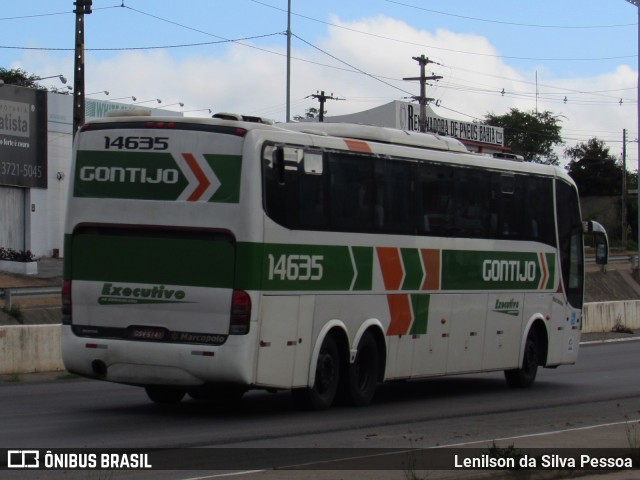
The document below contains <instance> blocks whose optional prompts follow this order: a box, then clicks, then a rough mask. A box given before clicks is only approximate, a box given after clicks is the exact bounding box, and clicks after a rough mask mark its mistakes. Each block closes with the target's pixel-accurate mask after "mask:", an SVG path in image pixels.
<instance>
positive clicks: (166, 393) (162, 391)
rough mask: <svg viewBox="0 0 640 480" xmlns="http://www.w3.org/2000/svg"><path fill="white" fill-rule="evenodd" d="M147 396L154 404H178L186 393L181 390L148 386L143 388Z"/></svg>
mask: <svg viewBox="0 0 640 480" xmlns="http://www.w3.org/2000/svg"><path fill="white" fill-rule="evenodd" d="M144 389H145V391H146V392H147V396H148V397H149V398H150V399H151V400H152V401H153V402H155V403H165V404H166V403H179V402H180V400H182V398H183V397H184V394H185V393H186V392H185V390H184V389H183V388H176V387H163V386H159V385H149V386H147V387H144Z"/></svg>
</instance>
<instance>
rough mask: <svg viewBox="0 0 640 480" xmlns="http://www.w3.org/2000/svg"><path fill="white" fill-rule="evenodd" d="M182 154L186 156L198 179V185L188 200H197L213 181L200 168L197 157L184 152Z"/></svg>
mask: <svg viewBox="0 0 640 480" xmlns="http://www.w3.org/2000/svg"><path fill="white" fill-rule="evenodd" d="M182 156H183V157H184V159H185V160H186V162H187V165H189V168H190V169H191V171H192V172H193V174H194V175H195V176H196V179H197V180H198V187H197V188H196V189H195V190H194V191H193V192H192V193H191V195H189V198H187V202H195V201H196V200H198V199H199V198H200V197H201V196H202V194H203V193H204V192H205V190H206V189H207V188H209V186H210V185H211V182H210V181H209V179H208V178H207V176H206V175H205V174H204V172H203V171H202V169H201V168H200V165H198V162H197V161H196V157H194V156H193V154H191V153H183V154H182Z"/></svg>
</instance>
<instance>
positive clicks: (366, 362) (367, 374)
mask: <svg viewBox="0 0 640 480" xmlns="http://www.w3.org/2000/svg"><path fill="white" fill-rule="evenodd" d="M379 365H380V362H379V360H378V345H377V343H376V340H375V338H374V337H373V335H372V334H371V332H366V333H365V334H364V335H363V336H362V338H361V339H360V343H359V344H358V352H357V353H356V360H355V362H353V363H352V364H351V365H349V400H350V403H351V404H352V405H354V406H356V407H362V406H364V405H368V404H369V403H371V400H372V399H373V395H374V394H375V392H376V386H377V384H378V377H379Z"/></svg>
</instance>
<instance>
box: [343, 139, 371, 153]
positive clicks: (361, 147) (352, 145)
mask: <svg viewBox="0 0 640 480" xmlns="http://www.w3.org/2000/svg"><path fill="white" fill-rule="evenodd" d="M344 143H346V144H347V148H348V149H349V150H351V151H352V152H362V153H372V150H371V147H370V146H369V144H368V143H367V142H363V141H362V140H354V139H352V138H345V139H344Z"/></svg>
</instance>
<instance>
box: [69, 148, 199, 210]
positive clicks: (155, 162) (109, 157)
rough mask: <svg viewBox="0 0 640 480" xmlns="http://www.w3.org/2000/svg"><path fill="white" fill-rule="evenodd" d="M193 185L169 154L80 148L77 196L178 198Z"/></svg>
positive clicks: (76, 176) (77, 160) (142, 198)
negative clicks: (100, 150)
mask: <svg viewBox="0 0 640 480" xmlns="http://www.w3.org/2000/svg"><path fill="white" fill-rule="evenodd" d="M188 184H189V182H188V180H187V178H186V177H185V176H184V174H183V173H182V171H181V170H180V167H179V166H178V164H177V163H176V161H175V160H174V158H173V157H172V156H171V154H169V153H148V152H117V153H114V152H96V151H82V150H81V151H79V152H78V156H77V159H76V170H75V178H74V188H73V196H74V197H90V198H128V199H132V200H176V199H177V198H178V197H179V196H180V194H181V193H182V191H183V190H184V189H185V188H186V187H187V185H188Z"/></svg>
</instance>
